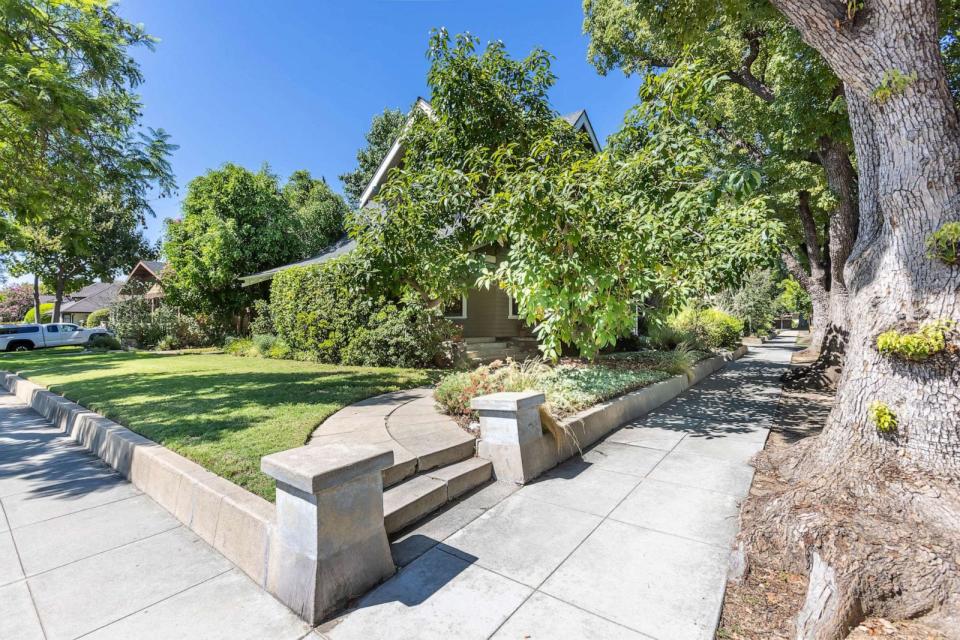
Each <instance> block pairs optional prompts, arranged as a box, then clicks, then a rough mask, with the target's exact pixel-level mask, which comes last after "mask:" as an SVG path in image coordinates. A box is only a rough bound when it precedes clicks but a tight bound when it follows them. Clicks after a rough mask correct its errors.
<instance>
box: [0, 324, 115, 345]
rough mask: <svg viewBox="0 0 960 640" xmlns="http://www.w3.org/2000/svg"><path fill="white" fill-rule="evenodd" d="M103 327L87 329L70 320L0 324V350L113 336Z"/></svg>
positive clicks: (84, 342)
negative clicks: (45, 322) (46, 322)
mask: <svg viewBox="0 0 960 640" xmlns="http://www.w3.org/2000/svg"><path fill="white" fill-rule="evenodd" d="M112 335H113V332H112V331H110V330H109V329H104V328H102V327H94V328H91V329H86V328H84V327H81V326H79V325H75V324H71V323H69V322H52V323H50V324H12V325H3V326H0V351H30V350H31V349H42V348H44V347H61V346H64V345H71V344H73V345H83V344H87V343H88V342H90V341H91V340H92V339H93V338H95V337H97V336H112Z"/></svg>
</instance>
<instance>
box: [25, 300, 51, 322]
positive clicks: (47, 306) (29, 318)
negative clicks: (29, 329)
mask: <svg viewBox="0 0 960 640" xmlns="http://www.w3.org/2000/svg"><path fill="white" fill-rule="evenodd" d="M53 306H54V305H53V303H52V302H44V303H43V304H41V305H40V322H41V323H44V322H52V321H53ZM34 311H35V309H34V308H33V307H30V308H29V309H28V310H27V313H26V315H25V316H23V321H24V322H36V321H37V320H36V318H37V314H36V313H34Z"/></svg>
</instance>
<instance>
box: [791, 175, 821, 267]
mask: <svg viewBox="0 0 960 640" xmlns="http://www.w3.org/2000/svg"><path fill="white" fill-rule="evenodd" d="M797 200H798V202H797V214H798V215H799V216H800V224H801V225H802V226H803V241H804V243H805V244H806V245H807V255H808V256H809V257H810V265H811V267H814V266H816V267H819V268H820V269H823V254H822V253H821V252H820V239H819V238H818V237H817V222H816V220H814V218H813V212H812V211H811V210H810V192H809V191H799V192H797Z"/></svg>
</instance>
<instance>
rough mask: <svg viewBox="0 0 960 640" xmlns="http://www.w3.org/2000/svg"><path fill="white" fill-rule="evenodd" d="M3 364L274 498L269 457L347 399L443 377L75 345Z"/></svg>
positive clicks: (302, 438)
mask: <svg viewBox="0 0 960 640" xmlns="http://www.w3.org/2000/svg"><path fill="white" fill-rule="evenodd" d="M0 369H3V370H6V371H13V372H18V373H20V374H21V375H23V376H24V377H26V378H29V379H30V380H32V381H34V382H37V383H39V384H42V385H44V386H46V387H48V388H50V389H51V390H53V391H55V392H57V393H61V394H63V395H64V396H66V397H67V398H69V399H71V400H74V401H76V402H78V403H80V404H82V405H84V406H85V407H87V408H89V409H92V410H94V411H97V412H99V413H101V414H103V415H105V416H107V417H109V418H110V419H112V420H115V421H116V422H119V423H120V424H123V425H124V426H126V427H128V428H130V429H132V430H134V431H136V432H137V433H140V434H142V435H144V436H146V437H147V438H150V439H151V440H154V441H155V442H159V443H160V444H162V445H163V446H165V447H167V448H169V449H172V450H173V451H176V452H177V453H179V454H181V455H183V456H185V457H187V458H189V459H190V460H193V461H194V462H196V463H198V464H200V465H202V466H203V467H205V468H207V469H209V470H210V471H212V472H214V473H216V474H217V475H219V476H222V477H224V478H226V479H228V480H230V481H232V482H234V483H236V484H238V485H240V486H241V487H244V488H245V489H247V490H248V491H252V492H253V493H256V494H258V495H261V496H263V497H264V498H266V499H268V500H273V498H274V484H273V481H272V480H271V479H270V478H269V477H268V476H265V475H264V474H262V473H261V472H260V458H261V457H263V456H265V455H267V454H269V453H274V452H276V451H283V450H285V449H292V448H294V447H298V446H301V445H303V444H304V443H305V442H306V440H307V438H308V437H309V435H310V433H311V432H312V431H313V430H314V429H315V428H316V427H317V425H319V424H320V423H321V422H322V421H323V420H324V419H326V418H327V417H328V416H330V415H331V414H333V413H334V412H336V411H337V410H339V409H341V408H342V407H344V406H346V405H349V404H352V403H353V402H357V401H358V400H362V399H363V398H368V397H370V396H375V395H378V394H381V393H386V392H388V391H396V390H399V389H405V388H411V387H416V386H421V385H424V384H429V383H430V382H432V381H433V380H434V379H435V377H436V373H435V372H432V371H426V370H416V369H386V368H370V367H344V366H334V365H322V364H314V363H308V362H295V361H291V360H266V359H259V358H256V359H255V358H238V357H235V356H230V355H222V354H187V355H172V354H158V353H147V352H109V353H84V352H83V351H82V350H81V349H79V348H73V347H68V348H60V349H47V350H42V351H32V352H23V353H10V354H3V355H0Z"/></svg>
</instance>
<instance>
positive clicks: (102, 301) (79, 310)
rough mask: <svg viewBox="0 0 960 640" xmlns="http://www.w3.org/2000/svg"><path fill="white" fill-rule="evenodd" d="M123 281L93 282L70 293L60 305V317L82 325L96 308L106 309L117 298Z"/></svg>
mask: <svg viewBox="0 0 960 640" xmlns="http://www.w3.org/2000/svg"><path fill="white" fill-rule="evenodd" d="M122 288H123V282H95V283H93V284H91V285H88V286H86V287H84V288H83V289H80V290H79V291H76V292H74V293H71V294H70V296H69V297H70V301H69V302H66V301H65V302H64V303H63V306H62V307H60V319H61V320H62V321H63V322H73V323H75V324H79V325H82V324H84V323H85V322H86V321H87V316H89V315H90V314H91V313H93V312H94V311H97V310H98V309H106V308H107V307H109V306H110V305H111V304H113V302H114V301H115V300H116V299H117V296H118V295H119V294H120V289H122Z"/></svg>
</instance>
